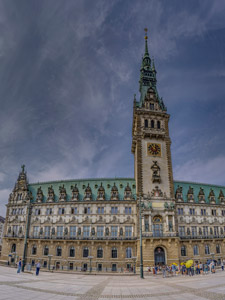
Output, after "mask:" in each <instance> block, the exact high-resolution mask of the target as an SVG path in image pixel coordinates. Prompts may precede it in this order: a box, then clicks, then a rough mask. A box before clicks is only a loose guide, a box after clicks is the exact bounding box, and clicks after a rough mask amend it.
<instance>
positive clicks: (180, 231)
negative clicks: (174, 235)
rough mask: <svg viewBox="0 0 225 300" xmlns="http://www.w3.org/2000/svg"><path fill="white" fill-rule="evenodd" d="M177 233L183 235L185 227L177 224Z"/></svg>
mask: <svg viewBox="0 0 225 300" xmlns="http://www.w3.org/2000/svg"><path fill="white" fill-rule="evenodd" d="M179 235H180V236H185V227H184V226H179Z"/></svg>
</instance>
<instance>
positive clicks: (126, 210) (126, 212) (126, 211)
mask: <svg viewBox="0 0 225 300" xmlns="http://www.w3.org/2000/svg"><path fill="white" fill-rule="evenodd" d="M125 215H131V207H125Z"/></svg>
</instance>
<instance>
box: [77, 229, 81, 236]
mask: <svg viewBox="0 0 225 300" xmlns="http://www.w3.org/2000/svg"><path fill="white" fill-rule="evenodd" d="M77 233H78V235H81V228H80V227H79V228H78V231H77Z"/></svg>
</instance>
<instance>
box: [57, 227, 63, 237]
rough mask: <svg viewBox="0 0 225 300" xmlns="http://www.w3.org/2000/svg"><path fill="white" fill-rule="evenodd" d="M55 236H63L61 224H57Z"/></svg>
mask: <svg viewBox="0 0 225 300" xmlns="http://www.w3.org/2000/svg"><path fill="white" fill-rule="evenodd" d="M57 237H58V238H62V237H63V226H57Z"/></svg>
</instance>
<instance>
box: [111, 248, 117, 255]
mask: <svg viewBox="0 0 225 300" xmlns="http://www.w3.org/2000/svg"><path fill="white" fill-rule="evenodd" d="M112 258H117V248H115V247H114V248H112Z"/></svg>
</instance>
